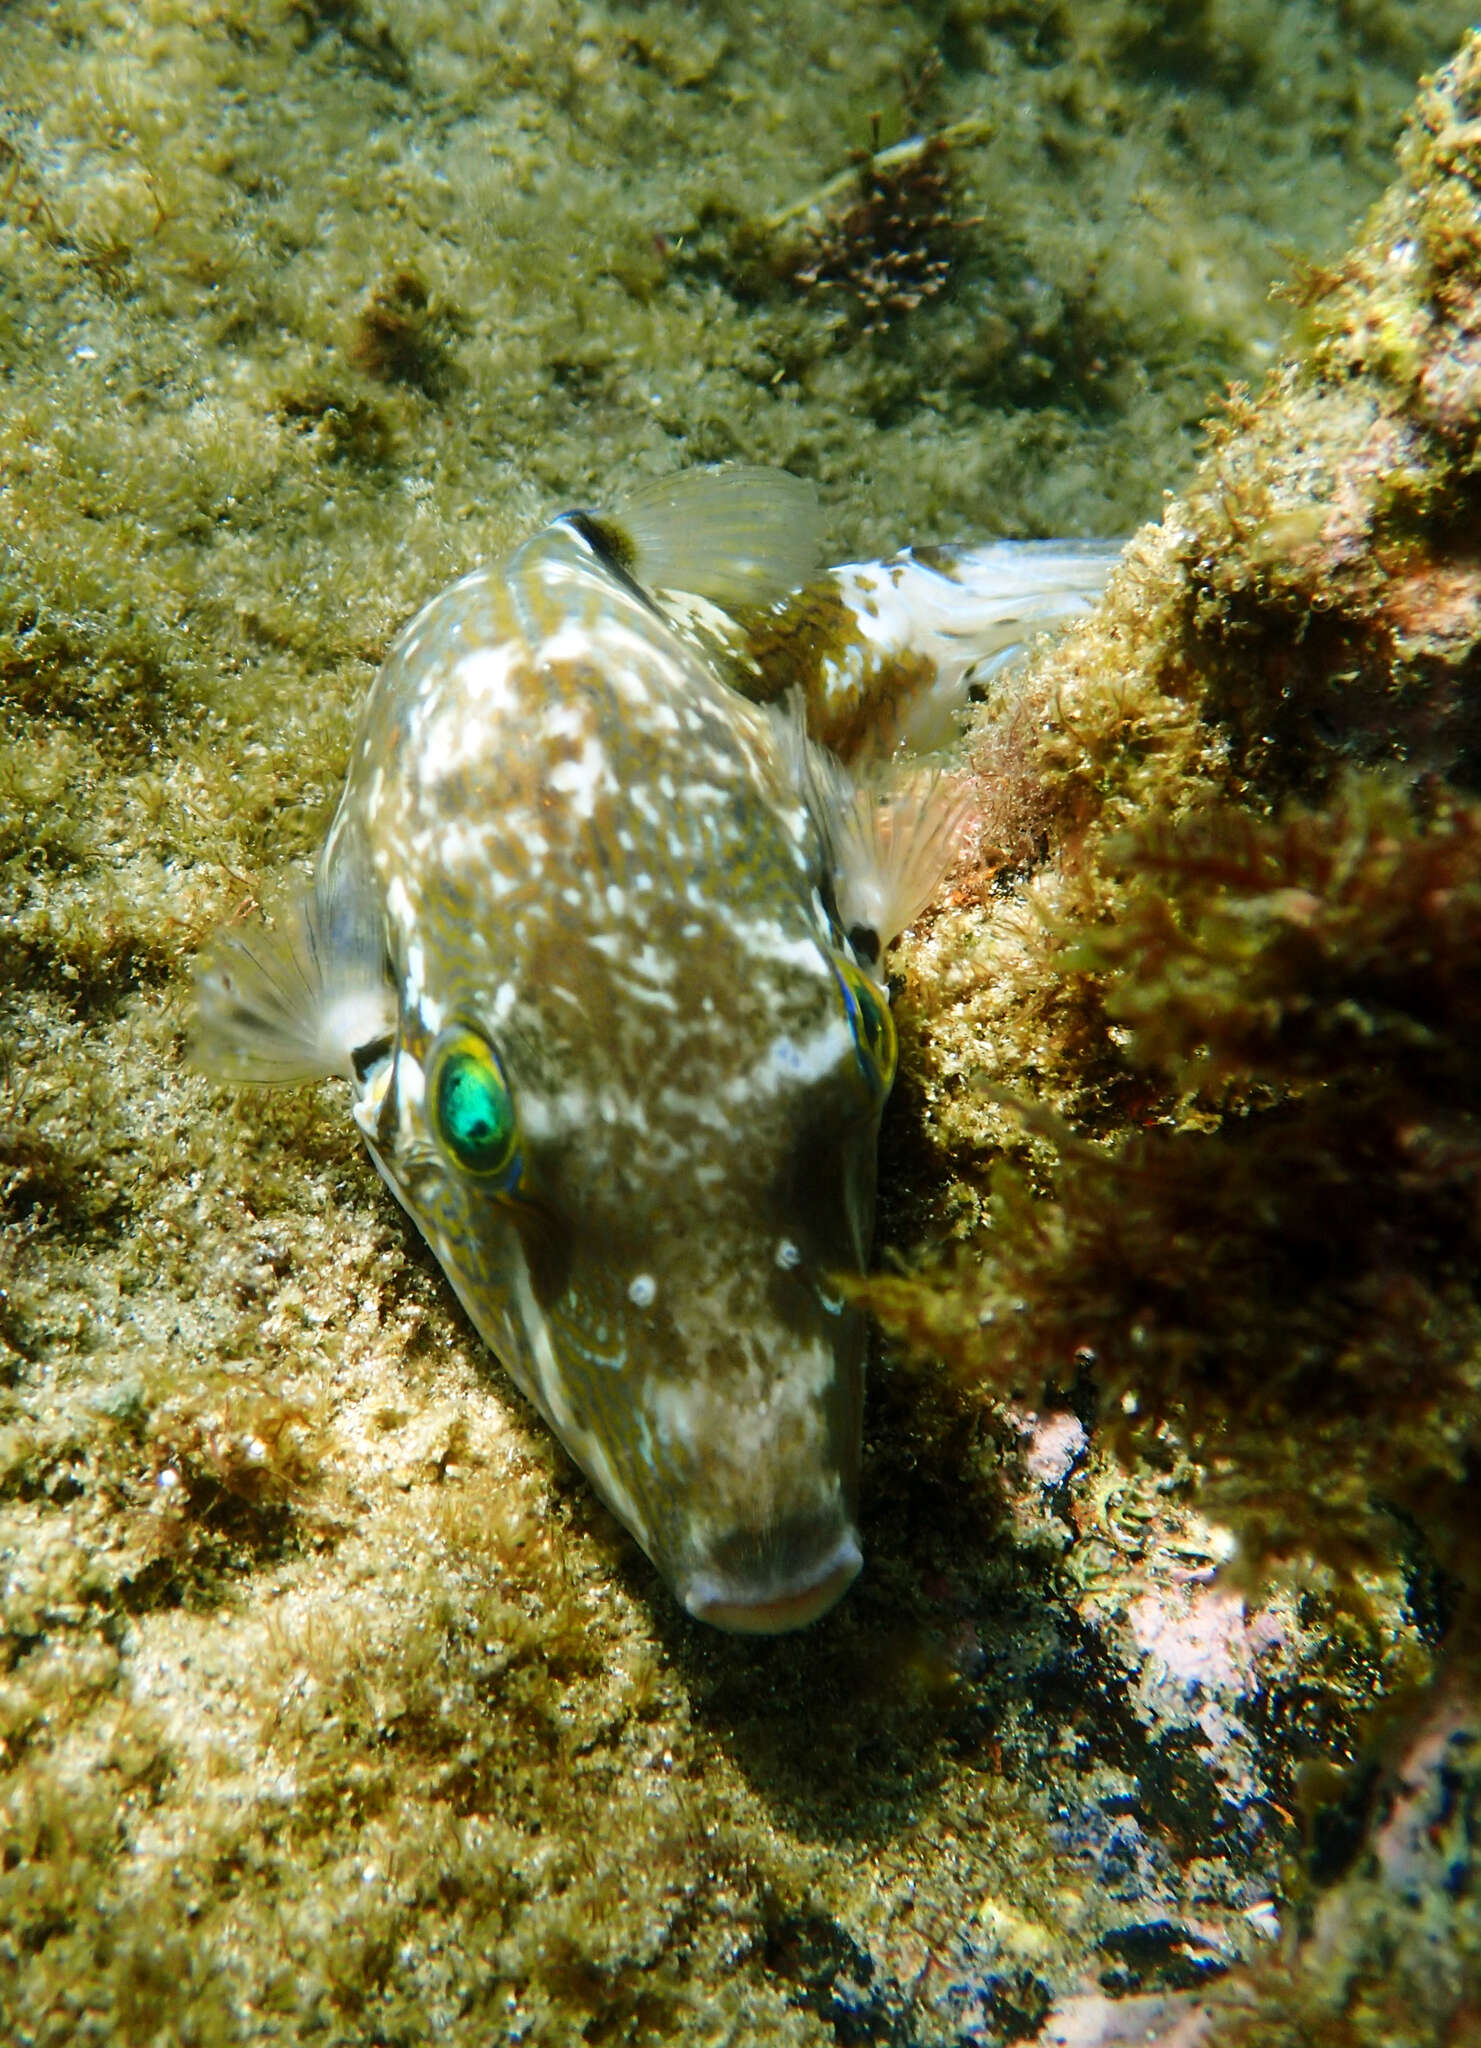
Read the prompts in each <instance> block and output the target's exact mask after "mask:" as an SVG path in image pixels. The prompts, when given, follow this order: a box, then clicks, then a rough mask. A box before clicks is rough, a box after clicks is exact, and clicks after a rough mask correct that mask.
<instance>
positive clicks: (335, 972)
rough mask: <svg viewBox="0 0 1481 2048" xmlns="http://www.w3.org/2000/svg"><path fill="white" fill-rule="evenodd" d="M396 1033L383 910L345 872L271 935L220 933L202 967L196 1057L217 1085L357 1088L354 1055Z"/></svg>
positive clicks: (307, 897) (258, 927)
mask: <svg viewBox="0 0 1481 2048" xmlns="http://www.w3.org/2000/svg"><path fill="white" fill-rule="evenodd" d="M395 1028H396V992H395V990H394V989H393V988H392V986H391V984H390V982H389V981H388V979H387V977H386V967H385V941H384V937H383V933H382V927H381V919H380V915H379V910H378V907H377V906H376V904H375V902H374V900H373V897H372V896H371V893H370V891H369V889H368V888H366V887H364V886H361V885H358V884H357V883H355V882H354V881H352V880H350V879H348V878H347V876H346V870H345V866H344V864H343V863H340V862H336V863H335V865H334V870H333V872H332V873H331V874H330V875H329V876H328V877H327V878H326V877H325V876H324V875H323V874H322V873H321V875H320V877H319V879H318V881H317V882H316V884H315V886H314V887H313V888H312V889H306V890H305V891H304V892H303V893H302V895H300V896H299V897H297V898H296V899H295V901H294V902H293V903H292V904H290V905H289V906H288V907H287V909H285V911H284V912H283V914H282V916H281V917H280V919H279V921H278V923H277V925H276V927H275V928H274V929H272V930H269V929H268V927H267V926H266V925H265V924H263V923H262V922H261V921H257V922H255V923H254V924H252V925H249V926H247V927H245V928H244V929H243V930H242V931H240V932H223V933H220V934H218V936H217V938H216V939H215V940H214V941H213V943H212V944H211V945H210V946H208V947H207V949H206V951H205V952H204V953H203V954H202V955H201V957H200V959H199V960H198V962H197V963H196V970H195V1015H194V1018H193V1020H192V1024H191V1032H190V1045H189V1057H190V1062H191V1064H192V1066H194V1067H196V1068H197V1069H198V1070H199V1071H200V1072H201V1073H203V1074H208V1075H209V1076H210V1077H211V1079H212V1080H213V1081H231V1082H238V1083H242V1082H245V1083H257V1084H259V1085H263V1086H268V1087H279V1088H286V1087H292V1086H293V1085H294V1084H295V1083H297V1082H301V1081H318V1080H322V1079H324V1078H325V1077H326V1076H327V1075H330V1074H340V1075H343V1076H344V1077H345V1078H346V1079H353V1078H354V1064H353V1061H354V1055H355V1054H356V1052H358V1051H360V1050H361V1049H362V1048H364V1047H365V1046H367V1045H371V1044H374V1043H375V1042H376V1041H377V1040H378V1039H382V1038H385V1037H387V1036H389V1035H390V1034H391V1033H392V1032H393V1031H394V1030H395Z"/></svg>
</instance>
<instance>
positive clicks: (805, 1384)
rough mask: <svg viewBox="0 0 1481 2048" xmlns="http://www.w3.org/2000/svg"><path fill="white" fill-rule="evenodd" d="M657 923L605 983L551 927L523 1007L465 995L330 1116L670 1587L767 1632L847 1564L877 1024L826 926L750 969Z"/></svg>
mask: <svg viewBox="0 0 1481 2048" xmlns="http://www.w3.org/2000/svg"><path fill="white" fill-rule="evenodd" d="M671 922H672V923H673V924H674V925H675V927H676V928H675V929H674V930H673V931H672V932H671V933H669V934H668V937H669V939H670V940H671V943H672V949H673V950H672V952H671V953H669V954H668V958H669V960H670V961H671V963H672V965H673V973H672V976H671V977H667V976H665V977H664V978H663V979H659V978H658V976H657V973H656V970H657V968H658V962H659V959H660V957H662V954H663V950H664V949H663V944H662V941H663V938H664V934H663V932H662V924H663V920H662V919H660V920H659V925H658V929H657V930H655V927H654V925H653V924H652V923H650V924H649V925H648V927H647V929H646V931H645V937H644V943H643V946H642V947H641V948H640V949H638V956H637V960H636V964H635V966H634V967H633V970H632V972H631V974H629V973H628V972H627V968H626V965H625V963H623V962H622V961H620V960H618V961H614V960H612V959H611V958H610V957H609V956H607V955H605V954H603V953H602V952H600V951H596V952H593V951H592V950H590V949H583V948H581V947H579V946H573V945H572V944H571V943H570V941H569V938H568V939H567V942H566V944H565V945H564V946H563V948H562V951H561V955H560V962H559V965H558V966H557V965H556V964H555V963H554V962H552V963H550V965H549V971H548V972H547V973H545V974H542V975H541V976H540V977H539V993H538V994H537V993H536V989H535V986H534V985H532V986H531V987H530V988H529V989H527V990H526V991H525V996H526V1000H525V1001H524V1002H521V1003H517V1004H514V1003H511V1002H510V1001H509V999H508V996H507V994H505V993H504V991H505V989H506V988H507V983H501V984H499V985H498V986H497V987H492V988H489V987H484V988H482V989H480V988H478V987H475V986H471V985H468V984H465V985H463V986H462V987H460V988H459V989H458V991H457V994H456V999H455V1000H454V1001H453V1002H452V1003H451V1004H450V1005H449V1006H448V1007H447V1008H446V1009H445V1010H443V1009H441V1008H439V1011H438V1016H437V1022H438V1024H439V1028H438V1030H437V1031H436V1032H435V1033H433V1032H431V1031H429V1030H428V1029H427V1028H426V1025H425V1023H420V1024H418V1023H414V1022H413V1023H410V1024H409V1025H408V1026H406V1027H404V1034H403V1039H402V1042H401V1044H400V1045H399V1047H398V1048H397V1049H396V1050H395V1052H394V1054H392V1055H391V1056H389V1057H388V1059H387V1061H386V1064H385V1071H384V1074H383V1075H382V1076H381V1077H379V1079H378V1081H377V1082H376V1084H375V1085H374V1086H372V1087H371V1088H370V1089H368V1090H367V1092H366V1093H365V1095H364V1096H363V1097H362V1101H361V1103H360V1105H359V1109H358V1112H357V1114H358V1117H359V1121H360V1123H361V1127H362V1129H363V1130H364V1131H365V1134H366V1136H367V1139H368V1140H369V1142H370V1144H371V1148H372V1151H373V1152H374V1153H375V1156H376V1158H377V1163H378V1164H379V1165H380V1167H381V1169H382V1171H383V1173H384V1174H385V1176H386V1178H387V1179H388V1180H389V1181H390V1182H391V1184H392V1186H393V1187H394V1188H395V1189H396V1192H397V1193H398V1195H399V1196H400V1197H401V1199H402V1201H403V1202H404V1203H405V1204H406V1206H407V1207H408V1209H409V1210H410V1211H411V1212H412V1214H413V1215H414V1217H415V1218H416V1220H417V1222H418V1224H419V1225H420V1227H421V1229H422V1231H423V1233H424V1234H425V1235H426V1237H427V1238H428V1240H429V1242H430V1243H431V1244H432V1246H433V1248H434V1250H435V1251H436V1253H437V1256H438V1258H439V1260H440V1261H441V1263H442V1265H443V1267H444V1269H445V1271H446V1272H447V1274H448V1276H449V1278H450V1279H451V1281H452V1283H453V1285H454V1287H455V1288H456V1290H457V1292H458V1294H459V1296H460V1298H461V1300H462V1302H463V1304H464V1306H465V1307H466V1309H467V1310H468V1312H469V1314H470V1316H471V1317H472V1319H473V1321H474V1323H475V1324H476V1326H477V1327H478V1329H479V1331H480V1333H481V1335H482V1336H483V1337H484V1339H485V1341H486V1342H487V1343H488V1344H489V1345H490V1347H491V1348H492V1349H493V1350H494V1351H495V1352H496V1353H497V1354H498V1355H499V1356H500V1357H501V1358H502V1359H503V1360H504V1361H505V1363H506V1365H507V1366H508V1367H509V1369H510V1370H511V1372H512V1373H513V1376H514V1377H515V1379H516V1381H517V1382H518V1384H519V1385H520V1386H521V1387H522V1388H523V1389H524V1390H525V1392H526V1393H527V1394H528V1395H529V1396H530V1397H531V1398H532V1399H533V1400H534V1402H535V1403H536V1405H537V1406H538V1407H539V1408H540V1409H541V1411H542V1412H543V1413H544V1415H545V1416H546V1418H547V1420H548V1421H549V1423H550V1425H551V1427H552V1428H553V1429H554V1431H555V1433H556V1434H557V1436H558V1437H559V1438H560V1439H561V1441H562V1443H563V1444H564V1445H565V1446H566V1448H567V1450H568V1451H569V1452H570V1454H571V1455H572V1457H573V1458H574V1459H575V1460H576V1462H577V1463H578V1464H579V1465H580V1466H581V1467H582V1469H583V1470H584V1471H585V1472H586V1473H587V1475H588V1476H589V1477H590V1479H591V1480H592V1481H593V1483H594V1485H595V1486H596V1488H597V1490H598V1492H599V1493H600V1494H601V1495H602V1496H603V1498H604V1499H605V1500H606V1501H607V1503H608V1504H609V1505H610V1506H611V1507H612V1509H613V1510H614V1511H615V1512H616V1513H617V1515H618V1516H619V1518H620V1519H621V1520H622V1521H623V1522H624V1523H625V1524H626V1525H627V1527H628V1528H629V1529H630V1530H631V1531H632V1533H633V1534H634V1535H635V1536H636V1537H637V1539H638V1541H639V1542H640V1543H641V1544H642V1546H643V1548H644V1549H645V1550H646V1551H647V1552H648V1554H649V1556H650V1557H651V1558H652V1559H653V1561H654V1563H655V1564H656V1565H657V1567H658V1569H659V1571H660V1572H661V1573H662V1575H663V1576H664V1578H665V1579H666V1580H667V1581H668V1583H669V1584H670V1585H671V1587H672V1588H673V1590H674V1592H675V1593H676V1595H677V1596H678V1598H679V1599H680V1600H681V1601H682V1603H683V1604H684V1605H685V1606H686V1607H687V1608H688V1609H689V1610H690V1611H691V1612H692V1613H694V1614H695V1615H697V1616H699V1617H700V1618H702V1619H705V1620H707V1621H710V1622H713V1623H715V1624H717V1625H718V1626H721V1627H724V1628H730V1629H734V1630H739V1631H748V1632H756V1633H774V1632H777V1631H781V1630H785V1629H788V1628H795V1627H801V1626H802V1625H804V1624H805V1623H806V1622H808V1621H810V1620H812V1619H813V1618H814V1617H815V1616H816V1615H818V1614H820V1613H822V1612H824V1611H825V1610H826V1609H827V1608H828V1607H830V1606H831V1605H832V1604H833V1602H834V1601H835V1600H836V1599H837V1598H838V1597H839V1596H840V1595H841V1594H842V1592H843V1591H844V1590H845V1588H846V1587H847V1586H848V1584H849V1583H850V1582H851V1580H852V1579H853V1577H854V1576H855V1574H856V1572H857V1571H858V1568H859V1564H860V1551H859V1544H858V1537H857V1533H856V1530H855V1526H854V1512H855V1501H856V1495H857V1484H858V1468H859V1445H860V1427H861V1412H862V1401H863V1380H864V1359H865V1346H866V1330H865V1325H864V1320H863V1317H862V1314H861V1312H860V1311H859V1310H858V1309H857V1308H856V1307H855V1306H854V1305H853V1303H852V1302H851V1301H850V1300H849V1299H848V1296H847V1291H846V1283H847V1280H848V1277H849V1276H851V1275H855V1274H858V1273H859V1272H860V1271H861V1270H862V1268H863V1265H864V1261H865V1258H866V1256H867V1251H868V1245H869V1238H870V1233H871V1228H872V1221H873V1207H874V1177H875V1149H876V1142H877V1135H878V1124H879V1116H880V1110H881V1107H882V1104H883V1100H884V1096H885V1092H886V1091H887V1088H888V1085H889V1080H890V1077H891V1074H892V1070H893V1033H892V1030H891V1027H890V1024H889V1016H888V1009H887V1007H886V1004H885V998H884V995H883V992H882V991H881V990H880V989H878V988H877V987H876V986H875V984H874V983H873V982H872V980H871V978H870V977H869V976H868V975H867V974H866V973H865V972H864V971H863V970H862V969H861V968H860V967H859V966H858V965H857V963H856V962H854V960H853V959H852V957H851V956H850V955H849V953H848V951H847V948H846V947H844V946H841V945H840V944H838V943H837V942H836V941H835V940H834V938H833V937H832V935H831V934H827V933H825V934H823V935H822V937H821V939H820V938H819V937H818V936H817V935H816V934H808V935H807V937H806V938H805V939H804V938H799V939H798V940H797V941H796V942H795V943H794V944H792V945H789V946H787V947H786V948H778V951H779V952H782V951H784V952H785V954H786V957H785V958H784V959H775V958H774V959H773V960H772V961H771V962H770V963H769V964H770V972H768V973H767V974H765V975H759V974H758V973H757V962H756V961H755V959H754V957H752V958H751V959H750V960H749V962H747V960H746V958H745V953H746V949H745V947H744V946H743V945H741V944H739V943H738V942H737V941H736V939H735V936H734V934H733V933H731V932H730V931H728V930H727V929H725V928H724V924H723V921H722V922H721V923H720V924H719V925H718V926H717V927H716V928H713V929H711V928H708V927H706V926H705V921H704V920H702V919H698V918H695V917H694V916H684V917H682V919H677V918H676V919H673V920H671ZM697 926H699V927H701V929H700V930H696V927H697ZM681 931H682V933H683V934H684V935H683V936H680V932H681ZM747 967H748V968H749V972H746V971H743V970H745V969H747ZM665 982H666V983H667V986H668V987H669V988H671V989H682V991H683V1005H684V1009H685V1012H686V1015H685V1017H684V1019H683V1020H682V1021H681V1020H680V1018H679V1017H678V1016H677V1015H676V1014H674V1013H670V1012H668V1011H666V1010H664V1009H663V1007H662V1006H661V1005H655V1003H654V1000H653V998H654V995H655V993H656V992H661V990H662V988H663V986H664V985H665ZM676 1000H677V998H676ZM516 1018H517V1021H516ZM660 1018H661V1020H662V1025H663V1027H664V1028H662V1029H660V1028H657V1027H656V1021H655V1020H656V1019H660Z"/></svg>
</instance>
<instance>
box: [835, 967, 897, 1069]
mask: <svg viewBox="0 0 1481 2048" xmlns="http://www.w3.org/2000/svg"><path fill="white" fill-rule="evenodd" d="M834 966H835V968H836V970H837V973H838V982H839V986H840V987H841V988H842V990H843V999H844V1002H845V1004H846V1005H847V1007H848V1021H849V1029H850V1030H851V1031H852V1032H853V1034H854V1051H855V1052H856V1053H857V1055H858V1060H859V1068H860V1071H861V1072H862V1074H863V1076H864V1079H865V1080H866V1081H867V1082H868V1083H869V1086H870V1089H871V1091H872V1092H873V1093H874V1094H876V1095H878V1096H879V1097H880V1098H881V1100H883V1098H884V1097H885V1096H886V1095H888V1094H889V1092H890V1083H891V1082H892V1081H893V1080H894V1078H895V1062H896V1060H897V1058H898V1057H899V1045H898V1043H897V1041H896V1038H895V1020H894V1019H893V1017H891V1015H890V1006H889V1004H888V1002H887V1001H886V1000H885V996H884V992H883V990H881V989H879V988H878V987H876V985H875V984H874V982H873V981H871V980H870V978H869V976H868V975H867V974H865V973H863V972H862V970H861V969H860V968H858V967H856V966H855V965H854V963H853V961H852V960H850V959H848V958H846V957H845V956H844V955H843V954H838V955H836V956H835V958H834Z"/></svg>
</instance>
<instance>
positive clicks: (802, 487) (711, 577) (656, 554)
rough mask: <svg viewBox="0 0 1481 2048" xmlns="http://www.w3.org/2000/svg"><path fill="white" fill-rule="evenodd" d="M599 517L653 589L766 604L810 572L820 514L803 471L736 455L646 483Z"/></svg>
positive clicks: (628, 563) (626, 563) (628, 565)
mask: <svg viewBox="0 0 1481 2048" xmlns="http://www.w3.org/2000/svg"><path fill="white" fill-rule="evenodd" d="M598 525H599V526H600V528H601V530H602V532H603V534H604V535H606V536H607V537H608V538H609V539H610V540H611V542H612V544H613V547H614V550H615V552H616V553H617V555H618V557H619V559H620V560H621V562H622V565H623V567H624V568H625V569H627V570H628V571H629V572H630V573H631V574H632V575H633V576H635V577H636V578H637V580H638V582H639V583H641V584H643V585H645V586H646V588H648V589H649V590H686V591H692V592H693V593H694V594H695V595H696V596H697V597H707V598H709V599H710V600H711V602H712V603H714V604H719V605H763V604H769V603H771V601H772V600H773V599H774V598H777V597H780V596H782V595H783V594H784V593H785V592H786V591H789V590H796V589H797V588H798V587H799V586H800V585H801V584H803V583H805V582H806V581H807V579H808V577H809V576H810V575H811V574H812V572H813V570H814V569H815V568H816V566H817V562H818V556H819V552H820V547H821V539H822V525H823V515H822V510H821V508H820V506H819V504H818V494H817V491H816V489H815V488H814V486H813V485H812V484H811V483H810V482H808V481H807V479H806V478H804V477H800V476H792V475H790V474H789V473H788V472H787V471H786V470H784V469H761V468H757V467H756V466H755V465H753V464H750V463H735V464H732V465H731V466H730V467H728V468H724V469H684V470H680V471H678V473H677V474H675V475H673V476H664V477H657V478H655V479H654V481H653V482H651V483H646V484H640V485H639V486H638V487H637V489H636V490H634V491H632V492H630V493H629V494H628V495H627V496H626V497H625V498H623V499H622V500H621V501H620V502H619V504H618V506H617V508H616V510H615V511H614V513H613V514H612V515H611V517H610V518H603V519H601V520H599V521H598Z"/></svg>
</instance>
